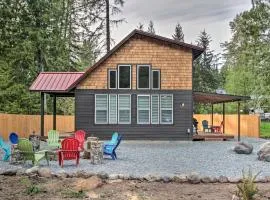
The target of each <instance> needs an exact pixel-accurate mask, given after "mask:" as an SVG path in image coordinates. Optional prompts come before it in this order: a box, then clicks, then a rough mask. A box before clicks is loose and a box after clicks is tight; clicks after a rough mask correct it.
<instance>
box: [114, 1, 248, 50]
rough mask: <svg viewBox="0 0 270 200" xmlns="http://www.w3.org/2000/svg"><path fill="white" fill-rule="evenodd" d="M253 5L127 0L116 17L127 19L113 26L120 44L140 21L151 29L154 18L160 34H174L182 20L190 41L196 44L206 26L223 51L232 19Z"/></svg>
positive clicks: (233, 2) (225, 2)
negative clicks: (177, 24) (222, 46)
mask: <svg viewBox="0 0 270 200" xmlns="http://www.w3.org/2000/svg"><path fill="white" fill-rule="evenodd" d="M250 8H251V0H125V4H124V7H123V8H122V14H121V15H118V16H115V17H114V18H122V17H123V18H125V21H126V22H124V23H122V24H121V25H119V26H118V27H113V28H112V37H113V39H114V40H115V43H116V44H117V43H118V42H120V41H121V40H122V39H123V38H124V37H125V36H126V35H128V34H129V33H130V32H131V31H132V30H134V29H135V28H136V27H137V26H138V24H139V23H142V24H144V30H147V27H148V24H149V21H150V20H152V21H153V22H154V27H155V30H156V34H157V35H161V36H164V37H169V38H171V36H172V34H173V33H174V29H175V25H176V23H177V22H179V23H180V24H181V26H182V28H183V31H184V35H185V42H186V43H193V44H196V43H195V42H196V40H197V38H198V36H199V34H200V32H201V31H203V30H204V29H205V30H206V32H207V33H208V34H210V36H211V38H212V43H211V45H210V48H211V49H213V50H215V52H216V53H221V52H222V48H221V47H220V43H223V42H225V41H228V40H229V39H230V37H231V31H230V27H229V22H230V21H232V20H233V19H234V17H235V16H236V14H239V13H240V12H242V11H245V10H248V9H250Z"/></svg>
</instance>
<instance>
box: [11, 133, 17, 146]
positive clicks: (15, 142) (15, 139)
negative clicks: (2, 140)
mask: <svg viewBox="0 0 270 200" xmlns="http://www.w3.org/2000/svg"><path fill="white" fill-rule="evenodd" d="M9 141H10V142H11V144H18V142H19V136H18V135H17V133H14V132H12V133H10V134H9Z"/></svg>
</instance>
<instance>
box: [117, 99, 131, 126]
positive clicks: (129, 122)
mask: <svg viewBox="0 0 270 200" xmlns="http://www.w3.org/2000/svg"><path fill="white" fill-rule="evenodd" d="M120 96H129V98H130V102H129V121H128V122H120V121H119V119H120V117H119V116H120V115H119V112H120V109H119V108H120V107H119V102H120V100H119V99H120V98H119V97H120ZM131 101H132V99H131V94H118V101H117V102H118V105H117V123H118V124H131V112H132V108H131ZM122 110H124V109H122Z"/></svg>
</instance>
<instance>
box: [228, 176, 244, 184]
mask: <svg viewBox="0 0 270 200" xmlns="http://www.w3.org/2000/svg"><path fill="white" fill-rule="evenodd" d="M228 181H229V182H230V183H240V182H241V178H236V177H229V178H228Z"/></svg>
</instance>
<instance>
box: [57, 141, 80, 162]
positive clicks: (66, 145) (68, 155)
mask: <svg viewBox="0 0 270 200" xmlns="http://www.w3.org/2000/svg"><path fill="white" fill-rule="evenodd" d="M79 145H80V142H79V141H78V140H77V139H75V138H66V139H64V140H63V141H62V143H61V146H62V147H61V150H69V151H73V152H67V151H66V152H65V151H63V155H64V158H63V159H72V158H76V155H77V154H76V152H75V151H77V152H78V151H79Z"/></svg>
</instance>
